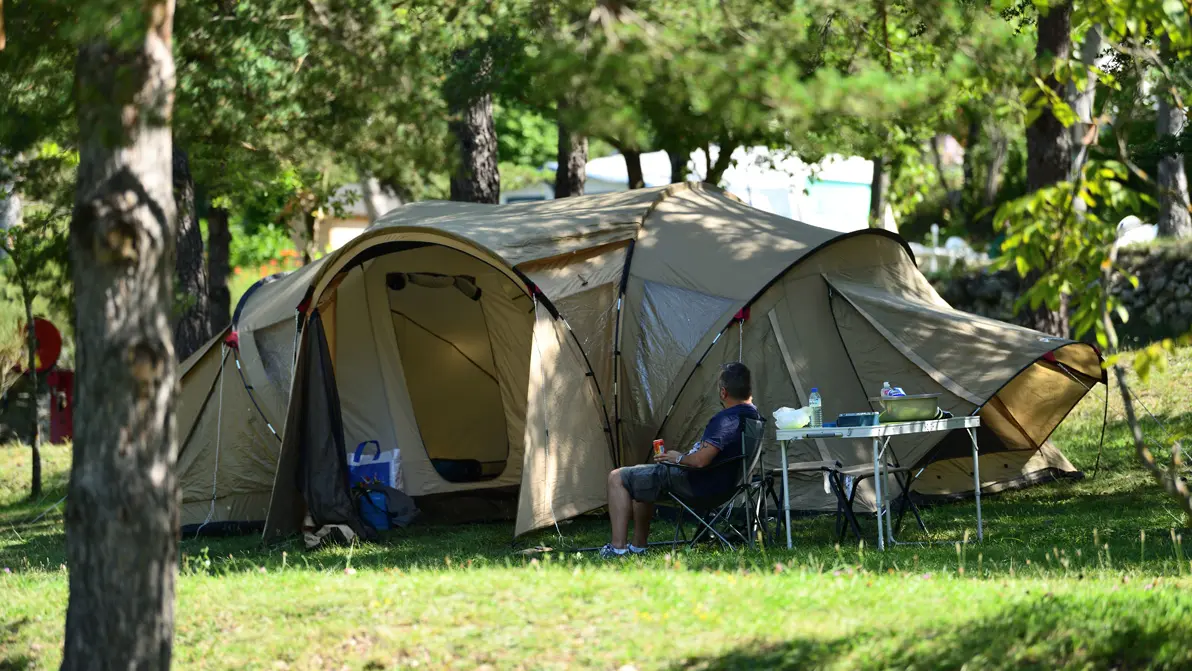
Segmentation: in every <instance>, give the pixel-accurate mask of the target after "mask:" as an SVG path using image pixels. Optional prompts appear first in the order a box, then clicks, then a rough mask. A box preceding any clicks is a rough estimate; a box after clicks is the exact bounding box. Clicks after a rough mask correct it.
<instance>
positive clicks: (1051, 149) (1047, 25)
mask: <svg viewBox="0 0 1192 671" xmlns="http://www.w3.org/2000/svg"><path fill="white" fill-rule="evenodd" d="M1071 24H1072V3H1071V2H1067V3H1065V4H1062V5H1055V6H1052V7H1051V8H1050V9H1049V10H1048V11H1047V14H1046V15H1040V16H1039V22H1038V25H1037V33H1036V34H1037V42H1036V43H1035V58H1036V60H1037V61H1039V62H1040V63H1041V64H1044V65H1045V66H1047V67H1045V69H1046V70H1050V67H1049V65H1050V63H1051V62H1052V61H1053V60H1059V61H1066V60H1067V59H1068V58H1069V57H1070V56H1071V51H1072V49H1071V39H1070V33H1071ZM1046 81H1047V85H1048V86H1049V87H1051V89H1052V90H1053V91H1055V94H1056V95H1057V96H1060V97H1061V98H1062V97H1064V94H1065V89H1064V86H1063V84H1061V83H1059V82H1057V81H1056V79H1055V78H1054V77H1050V76H1049V77H1048V78H1047V80H1046ZM1026 141H1027V163H1026V180H1027V186H1028V187H1029V188H1030V189H1031V190H1032V191H1037V190H1039V189H1042V188H1046V187H1048V186H1051V185H1052V184H1055V183H1057V182H1062V181H1064V180H1066V179H1067V178H1068V175H1069V172H1070V171H1071V168H1072V136H1071V135H1070V134H1069V132H1068V129H1067V128H1064V125H1063V124H1062V123H1060V122H1059V120H1058V119H1056V117H1055V115H1054V114H1053V113H1052V111H1051V108H1046V109H1044V110H1043V112H1042V114H1040V115H1039V116H1038V117H1037V118H1036V119H1035V121H1034V122H1033V123H1031V125H1030V126H1028V127H1027V129H1026ZM1046 270H1047V269H1040V272H1039V273H1032V274H1031V275H1030V276H1028V277H1027V281H1028V282H1029V283H1031V284H1033V283H1034V282H1035V281H1037V280H1038V278H1039V275H1040V274H1041V273H1042V272H1045V271H1046ZM1066 304H1067V299H1066V297H1062V296H1061V301H1060V306H1059V309H1058V310H1051V309H1049V308H1047V307H1046V306H1044V307H1041V308H1039V309H1038V310H1034V311H1032V312H1031V313H1030V315H1029V321H1030V325H1031V326H1032V327H1034V328H1035V329H1036V330H1038V331H1042V332H1044V333H1049V334H1051V335H1056V336H1061V337H1067V335H1068V315H1067V308H1066Z"/></svg>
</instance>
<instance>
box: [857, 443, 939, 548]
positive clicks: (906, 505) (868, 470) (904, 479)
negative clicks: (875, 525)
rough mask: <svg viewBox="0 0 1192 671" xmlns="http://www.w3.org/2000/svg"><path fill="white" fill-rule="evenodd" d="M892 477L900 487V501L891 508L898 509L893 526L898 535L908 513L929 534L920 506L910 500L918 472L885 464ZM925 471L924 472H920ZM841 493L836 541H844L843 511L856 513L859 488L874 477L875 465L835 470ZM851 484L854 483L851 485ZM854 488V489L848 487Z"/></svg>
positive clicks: (907, 467)
mask: <svg viewBox="0 0 1192 671" xmlns="http://www.w3.org/2000/svg"><path fill="white" fill-rule="evenodd" d="M883 470H885V471H886V472H887V473H889V474H890V475H891V476H893V478H894V481H895V482H897V483H898V488H899V489H900V490H901V491H900V493H899V495H898V499H897V500H896V501H894V503H893V504H892V505H897V506H898V518H897V519H896V520H895V522H894V530H895V532H897V531H899V530H901V529H902V518H903V517H904V516H905V515H906V511H907V510H908V509H909V510H910V511H911V513H912V514H913V515H914V516H915V521H917V522H918V523H919V528H920V529H922V530H923V532H924V533H926V532H927V524H926V523H924V522H923V516H922V515H921V514H920V511H919V506H917V505H915V501H914V500H913V499H912V498H911V485H912V484H913V483H914V475H916V474H915V470H916V469H915V468H912V467H910V466H902V465H900V464H899V463H898V460H897V459H895V460H894V461H892V462H890V463H888V464H886V466H885V468H884V469H883ZM918 470H919V471H922V468H919V469H918ZM836 474H837V478H838V482H839V485H840V486H839V491H838V493H837V500H838V506H837V514H836V538H837V540H844V534H845V531H846V528H845V527H844V526H843V525H842V523H841V520H840V513H841V508H843V509H844V510H845V511H848V512H849V513H851V512H852V509H853V501H854V500H855V499H856V498H857V485H859V484H861V482H863V481H865V480H868V479H869V478H872V477H873V464H869V463H865V464H857V465H856V466H848V467H845V468H838V469H837V470H836ZM850 480H851V483H850ZM850 484H851V487H850V486H849V485H850ZM855 520H856V516H855V515H852V526H853V533H854V534H855V535H856V537H857V538H858V539H860V538H861V531H860V528H859V527H858V526H857V524H856V522H855Z"/></svg>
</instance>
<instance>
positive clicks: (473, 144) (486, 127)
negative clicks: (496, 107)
mask: <svg viewBox="0 0 1192 671" xmlns="http://www.w3.org/2000/svg"><path fill="white" fill-rule="evenodd" d="M455 61H456V63H457V64H458V65H457V70H456V73H455V74H456V76H455V77H454V78H453V80H452V82H453V83H450V84H449V85H448V86H449V89H448V91H447V92H446V97H447V102H448V105H449V107H450V114H451V120H450V121H449V122H448V128H450V129H451V134H452V135H453V136H454V138H455V145H456V148H457V151H458V155H457V158H458V163H457V164H456V166H455V170H454V171H453V172H452V174H451V200H462V201H467V202H472V203H497V202H499V200H500V197H501V174H500V172H499V169H498V167H497V158H498V157H497V129H496V126H495V125H494V124H493V97H492V93H491V92H490V91H489V90H487V87H486V86H483V85H482V84H481V85H479V86H477V85H474V84H473V83H474V82H485V81H487V80H488V79H489V78H490V77H491V76H492V69H493V62H492V55H491V54H490V53H488V51H487V49H485V48H484V47H482V46H478V47H474V48H472V49H466V50H461V51H459V52H458V53H457V54H456V56H455ZM465 77H467V79H465Z"/></svg>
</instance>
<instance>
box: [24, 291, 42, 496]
mask: <svg viewBox="0 0 1192 671" xmlns="http://www.w3.org/2000/svg"><path fill="white" fill-rule="evenodd" d="M21 297H22V298H23V299H24V301H23V302H24V303H25V329H26V334H27V335H26V346H27V347H28V348H29V398H30V401H31V403H30V404H29V407H30V408H31V409H32V412H31V413H30V417H31V418H32V420H33V426H32V430H31V431H30V432H29V444H30V447H31V448H32V453H31V455H30V456H31V457H32V462H33V472H32V474H31V477H30V485H29V498H30V499H31V500H37V499H38V498H40V497H41V394H40V391H41V390H40V389H38V388H37V387H38V384H37V383H38V379H37V346H38V345H37V331H36V330H35V329H34V328H33V294H32V292H30V291H29V289H28V287H21Z"/></svg>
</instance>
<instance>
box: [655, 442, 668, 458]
mask: <svg viewBox="0 0 1192 671" xmlns="http://www.w3.org/2000/svg"><path fill="white" fill-rule="evenodd" d="M664 452H666V445H665V444H663V442H662V439H661V438H659V439H658V440H656V441H654V456H656V457H658V456H662V454H663V453H664Z"/></svg>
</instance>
